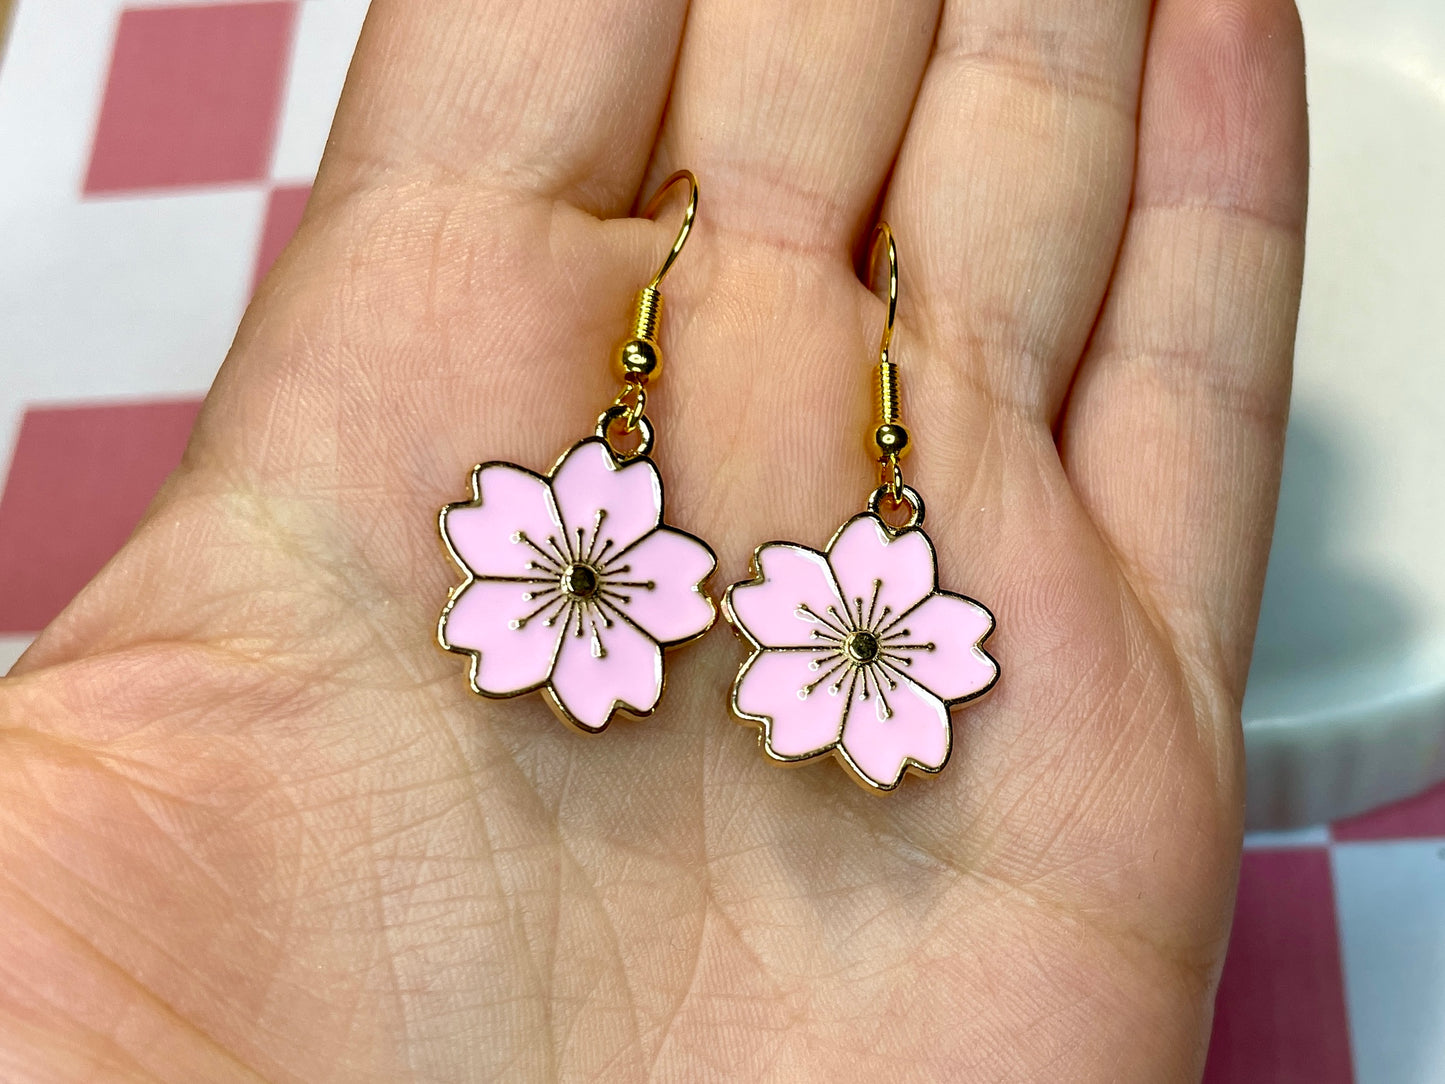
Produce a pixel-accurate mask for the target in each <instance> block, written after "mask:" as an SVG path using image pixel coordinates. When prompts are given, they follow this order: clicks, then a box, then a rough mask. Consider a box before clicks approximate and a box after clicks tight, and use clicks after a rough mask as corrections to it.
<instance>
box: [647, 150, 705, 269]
mask: <svg viewBox="0 0 1445 1084" xmlns="http://www.w3.org/2000/svg"><path fill="white" fill-rule="evenodd" d="M683 181H686V182H687V210H685V211H684V212H683V213H682V225H681V226H680V227H679V228H678V231H677V237H676V238H675V239H674V240H673V242H672V248H671V249H669V250H668V253H667V257H666V259H664V260H663V261H662V266H661V267H659V268H658V269H657V274H655V275H653V276H652V281H651V282H649V283H648V284H647V286H646V289H649V290H656V289H657V288H658V287H659V286H661V285H662V279H663V276H664V275H666V274H667V273H668V272H669V271H670V270H672V265H673V262H674V261H675V260H676V259H677V255H678V253H679V252H681V251H682V246H683V245H685V244H687V235H688V234H690V233H691V232H692V220H693V219H694V218H696V217H697V178H696V177H695V176H693V172H692V170H690V169H680V170H678V171H677V172H676V173H674V174H673V175H672V176H671V177H669V178H668V179H667V180H665V181H663V182H662V184H661V185H660V186H659V187H658V189H657V191H656V192H654V193H653V194H652V198H651V199H650V200H648V201H647V206H646V207H644V208H643V209H642V217H643V218H651V217H652V216H653V215H655V214H656V213H657V209H658V208H659V207H661V206H662V203H663V200H664V199H665V198H666V197H667V194H668V192H670V191H671V190H672V189H673V188H674V187H675V186H676V185H679V184H681V183H682V182H683Z"/></svg>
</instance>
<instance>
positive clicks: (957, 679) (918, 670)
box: [884, 592, 998, 701]
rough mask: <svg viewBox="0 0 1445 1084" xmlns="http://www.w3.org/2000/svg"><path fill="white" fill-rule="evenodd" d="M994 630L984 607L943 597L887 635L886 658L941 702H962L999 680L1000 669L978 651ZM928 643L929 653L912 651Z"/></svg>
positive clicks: (929, 601)
mask: <svg viewBox="0 0 1445 1084" xmlns="http://www.w3.org/2000/svg"><path fill="white" fill-rule="evenodd" d="M992 631H993V615H992V614H990V613H989V612H988V611H987V610H985V609H984V608H983V607H982V606H980V605H979V604H978V603H976V602H974V601H973V600H972V599H967V598H964V597H963V596H962V595H952V594H948V593H946V592H940V593H939V594H936V595H932V596H930V597H929V598H926V599H924V600H923V602H922V603H920V604H919V605H918V606H917V607H915V608H914V610H913V611H912V612H911V613H909V614H908V615H906V616H905V617H904V618H903V619H902V620H901V621H899V622H898V624H897V625H896V626H895V627H894V628H892V629H890V630H889V632H888V634H887V637H886V639H885V640H884V645H885V646H884V652H885V655H884V657H885V658H888V659H890V661H894V662H895V665H897V666H898V667H899V668H900V669H902V670H903V671H904V672H905V673H906V674H907V675H908V676H909V677H910V678H911V679H913V680H914V681H916V682H917V683H918V684H920V685H922V686H923V687H924V688H925V689H927V690H928V691H929V692H931V693H933V694H934V695H935V696H937V697H938V698H939V699H940V700H945V701H958V700H963V699H966V698H968V697H970V696H977V695H978V694H979V693H981V692H983V690H985V689H987V688H988V687H989V686H990V685H992V684H993V683H994V681H996V680H997V679H998V664H997V663H996V662H994V661H993V659H991V658H990V657H989V656H988V654H987V653H986V652H985V651H984V650H983V648H982V647H981V646H979V645H980V643H981V641H982V640H983V638H984V637H985V636H987V635H988V634H989V633H990V632H992ZM895 637H896V638H895ZM930 644H931V645H932V648H931V649H928V650H908V648H909V646H914V647H924V646H925V645H930ZM900 647H901V648H902V649H901V650H900Z"/></svg>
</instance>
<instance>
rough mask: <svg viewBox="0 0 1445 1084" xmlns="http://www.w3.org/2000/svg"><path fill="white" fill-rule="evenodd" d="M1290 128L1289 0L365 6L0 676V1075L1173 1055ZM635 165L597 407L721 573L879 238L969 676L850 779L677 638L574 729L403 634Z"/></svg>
mask: <svg viewBox="0 0 1445 1084" xmlns="http://www.w3.org/2000/svg"><path fill="white" fill-rule="evenodd" d="M674 55H676V57H677V61H676V66H675V70H674ZM1305 158H1306V151H1305V117H1304V99H1303V58H1302V47H1301V43H1300V35H1299V29H1298V25H1297V21H1296V17H1295V14H1294V11H1293V7H1292V5H1291V4H1290V3H1289V2H1288V0H1159V3H1158V4H1156V5H1153V9H1152V12H1151V5H1150V3H1148V2H1147V0H1111V2H1108V3H1088V4H1084V3H1076V2H1068V0H1028V2H1023V0H981V2H975V3H963V2H961V0H946V2H944V3H943V4H942V8H941V10H940V5H939V4H938V3H928V2H911V0H910V2H899V3H895V4H882V3H873V2H869V0H849V2H847V3H839V2H836V0H812V2H809V3H795V4H780V3H776V2H769V0H695V2H693V3H692V4H691V6H690V9H689V6H688V5H687V4H686V3H684V2H683V0H667V2H656V0H593V2H591V3H561V2H540V0H539V2H529V3H524V4H518V3H510V4H507V3H494V2H492V0H478V2H475V3H468V4H454V3H445V2H442V0H405V2H403V0H375V3H374V4H373V10H372V14H371V17H370V20H369V22H368V25H367V28H366V31H365V32H364V34H363V38H362V43H361V46H360V48H359V50H358V55H357V58H356V61H355V64H354V67H353V71H352V78H351V81H350V84H349V86H348V90H347V92H346V95H345V99H344V101H343V105H342V109H341V111H340V114H339V116H338V120H337V124H336V128H335V131H334V133H333V138H332V141H331V144H330V146H329V150H328V154H327V158H326V161H325V163H324V165H323V168H322V171H321V175H320V177H319V179H318V183H317V186H316V189H315V193H314V196H313V199H312V203H311V206H310V207H309V209H308V212H307V217H306V221H305V223H304V224H303V226H302V229H301V231H300V234H299V236H298V238H297V240H296V242H295V243H294V244H293V245H292V246H291V248H290V249H289V250H288V252H287V254H286V255H285V257H284V258H283V259H282V261H281V262H280V264H279V265H278V267H277V269H276V270H275V271H274V273H273V274H272V275H271V277H270V278H269V279H268V281H267V283H266V285H265V286H264V287H263V289H262V290H261V292H260V295H259V296H258V298H257V299H256V301H255V303H254V304H253V305H252V307H251V309H250V311H249V312H248V314H247V317H246V320H245V322H244V323H243V325H242V328H241V331H240V334H239V336H238V338H237V342H236V345H235V347H234V349H233V351H232V353H231V355H230V357H229V358H228V360H227V362H226V364H225V367H224V368H223V370H222V372H221V374H220V376H219V378H218V380H217V382H216V386H215V388H214V390H213V391H212V393H211V396H210V398H209V399H208V401H207V404H206V407H205V410H204V412H203V414H202V417H201V420H200V422H199V424H198V427H197V431H196V434H195V437H194V440H193V442H192V445H191V448H190V450H189V451H188V453H187V457H186V461H185V464H184V466H183V468H182V470H181V471H180V472H179V473H178V474H177V475H176V476H175V477H174V478H173V479H172V480H171V482H170V483H169V484H168V485H167V487H166V489H165V491H164V492H163V493H162V495H161V497H160V498H159V499H158V501H157V502H156V504H155V506H154V507H153V509H152V511H151V513H150V515H149V516H148V518H147V520H146V522H145V523H144V525H143V526H142V527H141V529H140V530H139V531H138V533H137V535H136V536H135V538H134V539H133V540H132V541H131V543H130V544H129V545H128V546H127V547H126V549H125V550H124V551H123V552H122V553H121V555H120V556H119V557H118V558H117V559H116V560H115V561H114V562H113V563H112V564H111V565H110V566H109V567H108V568H107V569H106V570H105V571H104V572H103V573H102V574H101V576H100V577H99V578H98V579H97V580H96V581H95V583H93V584H92V585H91V586H90V587H89V588H88V589H87V590H86V591H85V592H84V593H83V594H82V595H81V597H80V598H79V599H78V600H77V602H76V603H75V604H74V605H73V606H72V607H71V608H70V609H68V610H67V611H66V613H65V614H64V615H62V617H61V618H60V619H59V620H58V621H57V622H56V623H55V624H54V625H52V626H51V628H50V629H48V630H47V631H46V632H45V633H44V634H43V635H42V636H41V638H40V639H39V640H38V641H37V643H36V644H35V646H34V647H33V648H32V649H31V651H30V652H29V653H28V654H27V655H26V656H25V657H24V658H23V659H22V660H21V662H20V664H19V665H18V666H17V668H16V671H15V673H14V675H13V676H12V677H10V678H9V679H7V680H5V681H4V682H3V683H0V743H3V752H0V869H3V871H4V876H3V880H0V929H3V930H4V931H5V932H4V934H3V935H0V945H3V950H0V1065H3V1066H4V1067H5V1073H4V1075H6V1076H7V1078H8V1079H15V1080H36V1081H52V1080H65V1081H70V1080H78V1079H156V1080H166V1081H186V1082H190V1081H208V1082H210V1081H216V1082H222V1081H232V1080H235V1081H243V1080H254V1079H259V1078H265V1079H268V1080H276V1081H291V1080H296V1081H322V1080H344V1081H348V1082H360V1081H369V1080H393V1079H408V1080H485V1079H509V1080H510V1079H540V1078H552V1077H557V1078H566V1079H592V1080H609V1081H610V1080H634V1079H642V1078H647V1077H656V1078H659V1079H684V1080H705V1079H733V1080H765V1079H776V1080H787V1081H795V1080H812V1079H820V1080H830V1081H842V1080H855V1079H856V1080H871V1079H877V1078H880V1077H883V1076H887V1077H889V1078H890V1079H891V1078H893V1077H905V1078H910V1079H940V1080H943V1079H947V1080H968V1081H973V1080H1057V1081H1090V1080H1125V1081H1150V1082H1153V1081H1168V1080H1185V1079H1191V1078H1193V1077H1195V1076H1197V1074H1198V1072H1199V1070H1200V1067H1201V1065H1202V1061H1203V1055H1204V1049H1205V1045H1206V1041H1207V1036H1208V1028H1209V1020H1210V1011H1211V1003H1212V997H1213V990H1214V983H1215V980H1216V977H1217V973H1218V969H1219V966H1220V963H1221V959H1222V955H1223V951H1224V945H1225V941H1226V937H1227V930H1228V924H1229V911H1230V905H1231V900H1232V896H1233V879H1234V872H1235V868H1236V862H1237V855H1238V846H1239V836H1240V831H1241V803H1242V787H1241V773H1240V735H1239V704H1240V698H1241V696H1242V692H1243V687H1244V681H1245V674H1246V669H1247V663H1248V659H1249V654H1250V643H1251V637H1252V632H1253V628H1254V622H1255V616H1256V611H1257V606H1258V600H1259V593H1260V586H1261V581H1262V578H1263V572H1264V565H1265V557H1266V551H1267V548H1268V538H1269V531H1270V523H1271V519H1272V511H1273V507H1274V499H1275V489H1276V485H1277V481H1278V472H1279V462H1280V452H1281V447H1282V439H1283V430H1284V418H1285V410H1286V404H1287V399H1288V384H1289V361H1290V354H1291V346H1292V337H1293V329H1294V318H1295V311H1296V303H1297V296H1298V289H1299V282H1300V270H1301V247H1302V223H1303V213H1304V201H1305ZM682 166H686V167H688V168H691V169H693V170H694V171H695V172H696V173H697V174H698V176H699V178H700V180H701V184H702V203H701V211H700V215H699V219H698V226H697V229H696V230H695V232H694V235H693V239H692V240H691V242H690V243H689V246H688V248H687V251H686V252H685V253H684V255H683V258H682V260H681V261H680V262H679V264H678V265H677V268H676V269H675V271H674V272H673V274H672V275H671V276H670V277H669V279H668V282H667V291H666V292H667V296H668V300H669V311H668V315H667V316H666V318H665V322H664V331H663V335H664V342H665V345H666V347H667V351H668V357H669V364H668V371H667V372H666V374H665V376H664V378H663V380H662V382H661V383H660V384H659V385H658V387H657V389H656V392H655V394H654V395H653V397H652V399H651V401H650V404H649V411H650V413H651V415H652V417H653V419H654V421H655V422H656V423H657V425H658V428H659V448H658V451H657V453H656V458H657V461H658V463H659V466H660V468H661V470H662V473H663V476H664V478H665V479H666V482H667V484H668V507H669V517H668V518H669V520H670V521H672V522H674V523H676V524H677V525H678V526H680V527H683V528H684V529H687V530H690V531H692V532H694V533H696V534H698V535H700V536H701V537H703V538H705V539H707V540H708V541H709V542H710V543H711V544H712V545H713V547H714V548H715V549H716V550H717V552H718V554H719V556H720V559H721V563H720V568H719V572H718V575H717V577H716V579H715V580H714V586H715V588H716V589H718V590H720V589H721V587H722V586H723V585H724V584H726V583H727V582H730V581H731V580H734V579H738V578H740V577H742V576H743V575H744V574H745V571H746V568H747V562H748V556H749V554H750V553H751V550H752V548H753V546H754V545H756V544H757V543H759V542H761V541H763V540H765V539H768V538H794V539H797V540H799V541H801V542H804V543H808V544H813V545H821V544H822V543H823V542H825V541H826V540H827V537H828V535H829V534H830V533H831V531H832V530H833V528H834V527H835V526H836V525H837V524H838V523H839V522H841V521H842V519H844V518H846V516H848V515H850V514H852V513H853V512H855V511H857V510H859V509H860V508H861V502H862V500H863V497H864V496H865V495H866V494H867V492H868V490H869V489H870V487H871V485H872V484H873V475H872V473H871V471H872V467H871V463H870V461H869V460H868V458H867V456H866V455H865V453H864V451H863V446H862V435H863V433H864V432H865V431H866V420H867V417H868V410H869V402H868V374H869V371H870V370H869V364H870V362H871V359H872V356H873V351H874V350H875V349H876V343H877V334H878V329H879V327H880V324H881V319H882V305H881V303H880V302H879V301H878V300H877V299H876V298H874V297H872V296H871V295H870V294H869V293H868V291H867V290H866V289H865V288H864V287H863V286H862V285H861V284H860V283H859V281H858V278H857V275H856V271H855V260H856V257H857V256H858V254H859V252H860V249H861V246H863V245H864V244H865V242H866V240H867V236H868V231H869V229H870V226H871V223H872V221H873V219H874V217H875V214H876V213H877V212H878V210H879V208H880V207H881V215H882V217H884V218H886V220H887V221H888V222H889V223H890V224H891V225H892V227H893V230H894V232H895V235H896V236H897V238H898V244H899V251H900V258H901V264H902V290H901V302H900V314H899V330H898V337H897V339H896V341H895V342H896V353H895V357H896V358H897V359H898V360H899V362H900V365H901V367H902V370H903V374H904V381H905V384H904V395H905V396H906V411H907V417H908V420H909V422H910V425H911V428H912V431H913V434H914V439H915V444H916V448H915V452H914V454H913V456H912V457H911V458H910V460H909V461H908V467H909V471H910V476H909V477H910V482H911V483H913V484H915V485H916V486H917V487H918V488H919V489H920V491H921V492H922V493H923V494H924V495H925V497H926V498H927V499H928V502H929V503H928V508H929V521H928V522H929V529H930V533H931V534H932V536H933V538H934V540H935V542H936V544H937V547H938V551H939V559H940V573H941V578H942V582H943V583H944V584H945V585H946V586H950V587H954V588H956V589H958V590H961V591H964V592H966V593H968V594H971V595H974V596H975V597H978V598H980V599H982V600H984V601H985V602H986V603H988V604H989V606H990V607H991V608H992V609H993V610H994V612H995V613H996V614H997V615H998V621H999V625H998V632H997V633H996V635H995V636H994V637H993V638H992V639H991V640H990V641H989V649H990V651H991V652H992V653H993V654H994V655H995V656H996V657H997V658H998V659H999V660H1000V662H1001V664H1002V668H1003V679H1002V681H1001V683H1000V684H999V686H998V688H997V689H996V690H995V691H994V692H993V693H992V694H991V695H990V697H989V698H988V699H987V700H985V701H982V702H980V703H978V704H977V705H972V706H970V707H968V708H966V709H964V710H963V711H961V712H960V713H958V714H957V715H956V716H955V741H954V751H953V759H952V762H951V763H950V765H949V766H948V768H947V769H946V770H945V771H944V772H943V774H941V775H939V776H938V777H936V778H930V779H926V780H912V781H909V782H908V783H906V784H905V785H904V786H903V787H902V788H901V790H900V791H899V792H898V793H896V794H893V795H891V796H890V797H888V798H886V799H880V798H876V797H874V796H871V795H869V794H866V793H864V792H862V791H861V790H860V789H859V788H857V787H855V786H853V785H852V784H851V783H850V782H849V781H848V780H847V778H846V777H845V776H844V774H843V773H842V772H840V771H838V770H837V769H836V768H835V767H833V766H827V765H814V766H812V767H809V768H805V769H802V770H800V771H794V772H788V771H781V770H778V769H777V768H776V767H775V766H774V765H772V764H770V763H769V762H768V761H767V760H766V758H765V757H763V756H762V755H761V754H760V753H759V751H758V749H757V748H756V741H755V733H754V731H752V730H751V729H750V728H744V727H741V726H738V725H737V724H736V723H734V722H731V721H730V719H729V716H728V713H727V709H726V704H727V697H728V689H729V686H730V683H731V680H732V676H733V674H734V673H735V671H736V668H737V665H738V663H739V662H740V661H741V660H742V658H743V656H744V652H743V650H742V648H741V647H740V646H739V645H738V644H737V642H736V641H735V640H734V639H733V638H732V637H731V636H729V635H728V634H727V633H726V632H724V631H722V630H718V631H715V632H714V633H713V634H712V635H711V636H709V637H708V638H707V639H706V640H704V641H703V642H702V643H700V644H697V645H694V646H692V647H689V648H687V649H684V650H683V651H680V652H678V653H677V654H675V655H673V656H671V657H670V659H669V667H670V670H669V676H670V681H669V685H668V692H667V694H666V696H665V698H664V700H663V703H662V705H661V707H660V709H659V711H658V713H657V715H655V716H654V717H653V718H651V719H649V720H647V721H645V722H636V723H632V722H626V721H622V722H618V723H615V724H614V725H613V726H612V727H611V728H610V729H609V730H608V731H607V733H606V734H604V735H603V736H601V737H597V738H584V737H581V736H579V735H577V734H575V733H572V732H570V731H568V730H567V729H565V728H564V727H562V726H561V725H560V724H558V723H557V722H556V721H555V720H554V719H553V718H552V717H551V715H550V714H549V712H548V711H547V710H546V708H545V707H544V706H543V704H542V703H541V702H540V701H539V700H538V699H537V698H535V697H533V698H527V699H525V700H516V701H510V702H504V703H495V702H488V701H482V700H479V699H478V698H476V697H474V696H472V695H471V694H470V693H468V692H467V691H466V689H465V682H464V678H463V670H464V669H465V667H464V664H462V662H461V661H460V660H458V659H456V658H454V657H449V656H446V655H444V654H442V653H441V652H439V651H438V650H437V649H436V647H435V645H434V643H433V630H434V628H435V622H436V614H437V610H438V608H439V607H440V605H441V603H442V601H443V600H444V599H445V597H446V592H447V590H448V588H449V587H450V586H452V583H453V582H454V578H455V570H454V568H453V567H452V566H451V565H450V563H449V562H448V561H447V560H446V559H445V558H444V557H443V556H442V554H441V552H440V550H439V548H438V545H437V539H436V537H435V523H436V510H437V508H438V507H439V506H440V505H441V504H442V503H444V502H446V501H450V500H456V499H460V498H461V497H463V496H464V494H465V481H466V477H467V472H468V469H469V468H470V466H471V464H473V463H475V462H477V461H478V460H480V459H489V458H500V459H510V460H513V461H515V462H518V463H522V464H526V465H528V466H531V467H534V468H538V469H545V468H546V467H547V466H549V465H550V464H551V463H552V462H553V460H554V459H555V458H556V456H557V454H558V453H559V452H561V451H562V450H563V449H565V448H566V447H567V446H568V445H569V444H571V443H572V442H573V441H574V440H576V439H577V438H578V437H579V436H581V435H583V434H585V433H586V432H588V431H589V430H590V429H591V427H592V424H593V421H594V419H595V418H596V416H597V414H598V412H599V411H600V410H601V409H602V407H603V406H605V405H606V403H607V402H608V401H609V400H610V398H611V395H612V394H613V391H614V390H615V385H614V383H613V380H614V378H613V377H612V375H611V373H610V371H609V366H608V357H609V354H610V352H611V349H612V347H613V346H614V344H615V343H616V342H617V340H618V339H619V338H620V337H622V335H623V334H624V332H625V319H626V312H627V308H628V304H629V301H630V298H631V296H632V293H633V291H635V290H636V289H637V287H638V286H640V285H641V284H642V283H643V282H645V281H646V279H647V277H648V275H650V274H651V272H652V270H653V269H654V267H655V265H656V262H657V259H658V258H659V256H660V254H661V253H662V251H663V250H664V249H665V247H666V245H667V243H668V240H669V239H670V237H671V235H672V229H673V222H672V221H671V220H670V219H668V217H667V215H666V214H665V213H664V215H663V221H662V222H661V223H647V222H643V221H638V220H635V219H626V218H625V217H624V216H626V215H627V214H628V213H629V210H630V209H633V208H635V206H636V205H637V203H638V200H639V196H645V195H646V194H647V192H649V191H650V190H651V188H652V186H653V185H655V183H656V182H657V181H658V180H659V179H661V178H662V177H664V176H666V175H667V173H669V172H670V171H671V170H673V169H674V168H677V167H682ZM674 206H675V205H674Z"/></svg>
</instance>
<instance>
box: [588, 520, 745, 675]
mask: <svg viewBox="0 0 1445 1084" xmlns="http://www.w3.org/2000/svg"><path fill="white" fill-rule="evenodd" d="M716 567H717V557H716V556H714V555H713V552H712V550H711V549H709V548H708V547H707V546H706V545H704V544H703V543H702V542H701V541H699V540H698V539H696V538H694V537H693V536H692V535H690V534H684V533H683V532H682V531H675V530H673V529H672V528H671V527H659V528H658V529H657V530H655V531H653V532H651V533H650V534H646V535H643V536H642V538H641V539H640V540H639V541H638V542H636V543H634V544H633V545H632V546H630V547H628V549H626V550H625V551H623V553H621V554H619V555H618V557H617V558H616V559H614V560H612V561H610V562H609V563H608V564H607V566H606V567H605V568H604V569H603V571H602V587H603V589H604V590H606V591H608V592H609V593H608V595H607V597H608V599H609V600H610V601H611V602H612V603H613V604H614V605H616V606H617V607H619V608H620V609H621V610H622V611H623V612H624V613H625V614H626V615H627V617H628V619H629V620H631V621H633V622H635V623H636V624H637V625H638V626H639V627H640V628H641V629H642V630H643V631H644V632H646V633H647V634H648V635H649V636H651V637H652V638H653V639H654V640H656V641H658V642H659V643H661V644H666V645H668V646H671V645H673V644H680V643H682V642H683V641H685V640H691V639H692V638H693V637H694V636H701V635H702V634H703V633H704V632H706V631H707V630H708V627H709V626H710V625H711V624H712V619H713V604H712V599H711V598H709V597H708V595H707V592H705V591H703V590H702V589H701V587H700V585H701V583H702V581H703V580H705V579H707V577H708V576H710V575H712V570H713V569H714V568H716ZM627 584H641V585H642V586H639V587H629V586H626V585H627Z"/></svg>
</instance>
